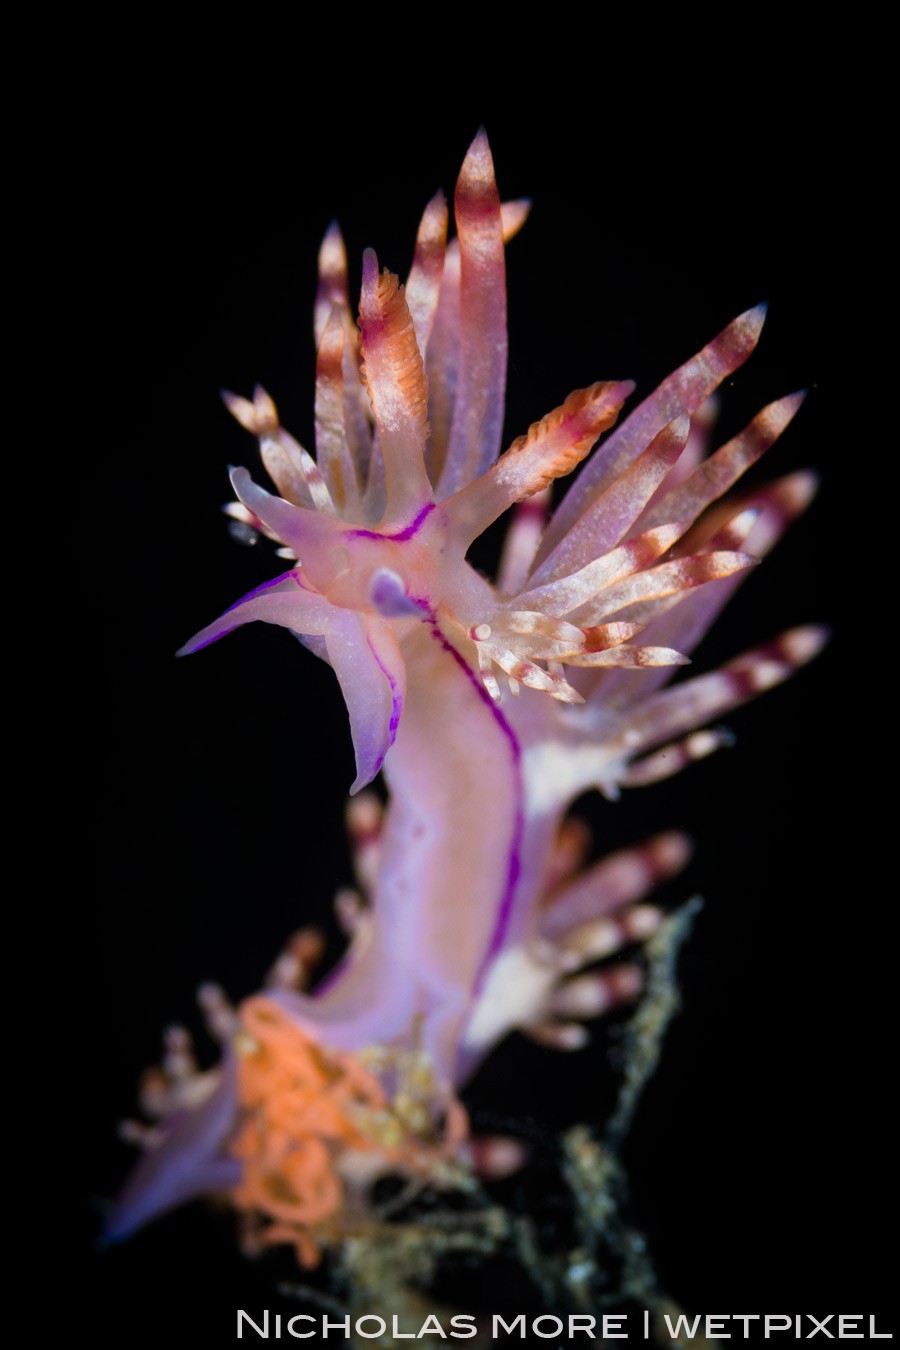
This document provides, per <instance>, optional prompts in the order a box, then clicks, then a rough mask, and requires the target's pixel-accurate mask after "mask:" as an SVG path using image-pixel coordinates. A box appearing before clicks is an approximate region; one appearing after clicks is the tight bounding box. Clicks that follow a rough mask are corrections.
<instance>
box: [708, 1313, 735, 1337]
mask: <svg viewBox="0 0 900 1350" xmlns="http://www.w3.org/2000/svg"><path fill="white" fill-rule="evenodd" d="M727 1321H728V1317H727V1316H726V1315H724V1314H723V1313H707V1314H706V1336H707V1340H714V1341H730V1340H731V1332H730V1331H726V1330H725V1323H726V1322H727Z"/></svg>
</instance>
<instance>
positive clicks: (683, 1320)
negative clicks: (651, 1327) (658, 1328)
mask: <svg viewBox="0 0 900 1350" xmlns="http://www.w3.org/2000/svg"><path fill="white" fill-rule="evenodd" d="M663 1321H664V1322H665V1324H666V1326H667V1327H668V1328H669V1335H670V1336H671V1337H672V1340H673V1341H677V1340H678V1338H679V1336H687V1338H688V1340H689V1341H692V1340H693V1339H694V1337H695V1336H696V1335H697V1328H698V1327H699V1325H700V1315H699V1313H698V1314H697V1316H696V1317H695V1318H694V1320H693V1322H689V1321H688V1319H687V1317H686V1316H685V1314H684V1313H679V1315H678V1317H677V1318H676V1319H675V1325H674V1327H673V1326H672V1319H671V1317H670V1316H669V1314H668V1313H663Z"/></svg>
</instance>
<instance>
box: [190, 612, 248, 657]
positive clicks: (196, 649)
mask: <svg viewBox="0 0 900 1350" xmlns="http://www.w3.org/2000/svg"><path fill="white" fill-rule="evenodd" d="M225 613H226V614H227V613H228V610H227V609H226V611H225ZM240 626H241V625H240V624H239V623H236V624H235V625H234V627H233V628H223V629H222V632H221V633H214V634H213V636H212V637H208V638H207V639H206V640H205V641H204V642H198V643H197V645H196V647H185V648H184V649H183V651H182V652H181V653H180V654H181V655H183V656H193V655H194V653H195V652H202V651H203V648H204V647H211V646H212V645H213V643H214V642H218V641H219V640H220V639H221V638H224V637H228V635H229V633H236V632H237V630H238V629H239V628H240ZM175 654H176V656H177V655H179V653H178V652H176V653H175Z"/></svg>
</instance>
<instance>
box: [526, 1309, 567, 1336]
mask: <svg viewBox="0 0 900 1350" xmlns="http://www.w3.org/2000/svg"><path fill="white" fill-rule="evenodd" d="M539 1322H552V1323H553V1324H554V1326H553V1330H552V1331H539V1330H538V1323H539ZM562 1329H563V1324H562V1318H561V1317H554V1316H553V1313H543V1314H542V1315H541V1316H540V1317H536V1318H535V1319H534V1321H533V1322H532V1324H531V1330H532V1331H533V1332H534V1334H535V1336H540V1337H541V1338H542V1339H543V1340H545V1341H549V1340H552V1338H553V1337H554V1336H559V1335H561V1334H562Z"/></svg>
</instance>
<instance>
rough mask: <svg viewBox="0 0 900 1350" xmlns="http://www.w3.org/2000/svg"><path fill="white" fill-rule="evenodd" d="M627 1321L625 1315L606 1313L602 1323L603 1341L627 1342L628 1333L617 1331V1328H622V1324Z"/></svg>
mask: <svg viewBox="0 0 900 1350" xmlns="http://www.w3.org/2000/svg"><path fill="white" fill-rule="evenodd" d="M627 1320H628V1318H627V1315H626V1314H625V1313H604V1314H603V1323H602V1327H603V1339H604V1340H607V1339H612V1340H619V1341H625V1340H627V1339H628V1332H627V1331H619V1330H617V1328H619V1327H621V1326H622V1324H623V1323H624V1322H626V1321H627Z"/></svg>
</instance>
